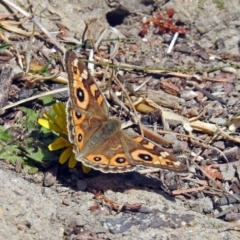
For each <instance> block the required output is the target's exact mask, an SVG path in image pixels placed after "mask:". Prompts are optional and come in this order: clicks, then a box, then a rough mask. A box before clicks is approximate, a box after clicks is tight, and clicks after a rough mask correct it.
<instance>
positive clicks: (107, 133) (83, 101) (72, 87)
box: [66, 52, 187, 172]
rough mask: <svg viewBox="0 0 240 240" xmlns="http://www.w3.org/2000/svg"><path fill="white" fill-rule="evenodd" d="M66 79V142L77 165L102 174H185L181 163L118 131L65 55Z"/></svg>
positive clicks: (92, 86)
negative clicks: (142, 169) (146, 169)
mask: <svg viewBox="0 0 240 240" xmlns="http://www.w3.org/2000/svg"><path fill="white" fill-rule="evenodd" d="M66 70H67V73H68V78H69V101H68V104H67V120H68V125H67V127H68V132H69V140H70V142H71V143H72V144H73V149H74V153H75V155H76V159H77V160H78V161H81V162H83V163H84V164H85V165H87V166H89V167H92V168H95V169H98V170H101V171H102V172H127V171H132V170H134V169H135V168H136V166H137V165H141V166H150V167H156V168H164V169H168V170H172V171H177V172H185V171H187V168H186V166H185V164H184V163H182V162H180V161H178V160H177V159H176V158H175V157H174V156H173V155H171V154H169V153H168V152H166V151H165V150H164V149H162V148H161V147H159V146H158V145H156V144H155V143H152V142H150V141H148V140H147V139H145V138H143V137H141V136H139V135H137V134H130V133H129V132H125V131H122V130H120V123H119V121H118V120H116V119H112V118H109V113H108V107H107V102H106V100H105V98H104V96H103V94H102V93H101V91H100V90H99V88H98V86H97V85H96V83H95V81H94V79H93V77H92V76H91V74H90V73H89V71H88V70H87V68H86V67H85V65H84V64H83V63H82V62H81V61H80V60H78V59H77V57H76V54H75V53H73V52H67V53H66Z"/></svg>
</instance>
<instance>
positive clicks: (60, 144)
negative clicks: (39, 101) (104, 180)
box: [38, 102, 91, 173]
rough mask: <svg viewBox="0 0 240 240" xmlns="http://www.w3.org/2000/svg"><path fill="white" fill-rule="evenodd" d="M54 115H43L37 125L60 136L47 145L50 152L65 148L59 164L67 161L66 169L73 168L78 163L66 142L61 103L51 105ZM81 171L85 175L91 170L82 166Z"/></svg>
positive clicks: (66, 132) (71, 148)
mask: <svg viewBox="0 0 240 240" xmlns="http://www.w3.org/2000/svg"><path fill="white" fill-rule="evenodd" d="M52 108H53V111H54V115H50V114H44V115H43V117H44V118H39V119H38V123H39V124H40V125H41V126H43V127H44V128H47V129H49V130H51V131H53V132H56V133H58V134H59V135H60V136H59V137H58V138H57V139H56V140H55V141H54V142H52V143H51V144H49V145H48V149H49V150H50V151H55V150H59V149H61V148H65V149H64V151H63V152H62V153H61V155H60V157H59V162H60V163H61V164H64V163H65V162H67V161H68V167H69V168H74V167H75V166H76V164H77V163H78V161H77V160H76V158H75V154H74V152H73V145H72V144H71V143H70V142H69V141H68V138H67V136H68V131H67V121H66V119H67V117H66V106H65V104H63V103H62V102H58V103H54V104H53V105H52ZM82 169H83V171H84V172H85V173H88V172H89V171H90V170H91V168H89V167H86V166H84V165H83V164H82Z"/></svg>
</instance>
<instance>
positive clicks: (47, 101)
mask: <svg viewBox="0 0 240 240" xmlns="http://www.w3.org/2000/svg"><path fill="white" fill-rule="evenodd" d="M39 99H40V100H41V101H42V102H43V104H44V105H45V106H46V105H50V104H53V102H54V99H53V95H47V96H44V97H40V98H39Z"/></svg>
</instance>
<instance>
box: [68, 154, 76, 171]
mask: <svg viewBox="0 0 240 240" xmlns="http://www.w3.org/2000/svg"><path fill="white" fill-rule="evenodd" d="M76 165H77V160H76V158H75V154H74V153H73V152H72V154H71V156H70V159H69V161H68V167H69V168H74V167H75V166H76Z"/></svg>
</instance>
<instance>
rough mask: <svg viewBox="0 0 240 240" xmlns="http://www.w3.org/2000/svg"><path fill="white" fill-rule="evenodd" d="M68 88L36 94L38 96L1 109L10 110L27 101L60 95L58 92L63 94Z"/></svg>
mask: <svg viewBox="0 0 240 240" xmlns="http://www.w3.org/2000/svg"><path fill="white" fill-rule="evenodd" d="M67 90H68V88H67V87H66V88H61V89H56V90H52V91H49V92H46V93H41V94H38V95H35V96H32V97H30V98H27V99H23V100H21V101H18V102H15V103H12V104H9V105H7V106H5V107H3V108H2V109H3V110H6V109H9V108H12V107H16V106H18V105H20V104H23V103H25V102H29V101H32V100H34V99H38V98H40V97H44V96H48V95H51V94H56V93H60V92H64V91H67Z"/></svg>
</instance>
